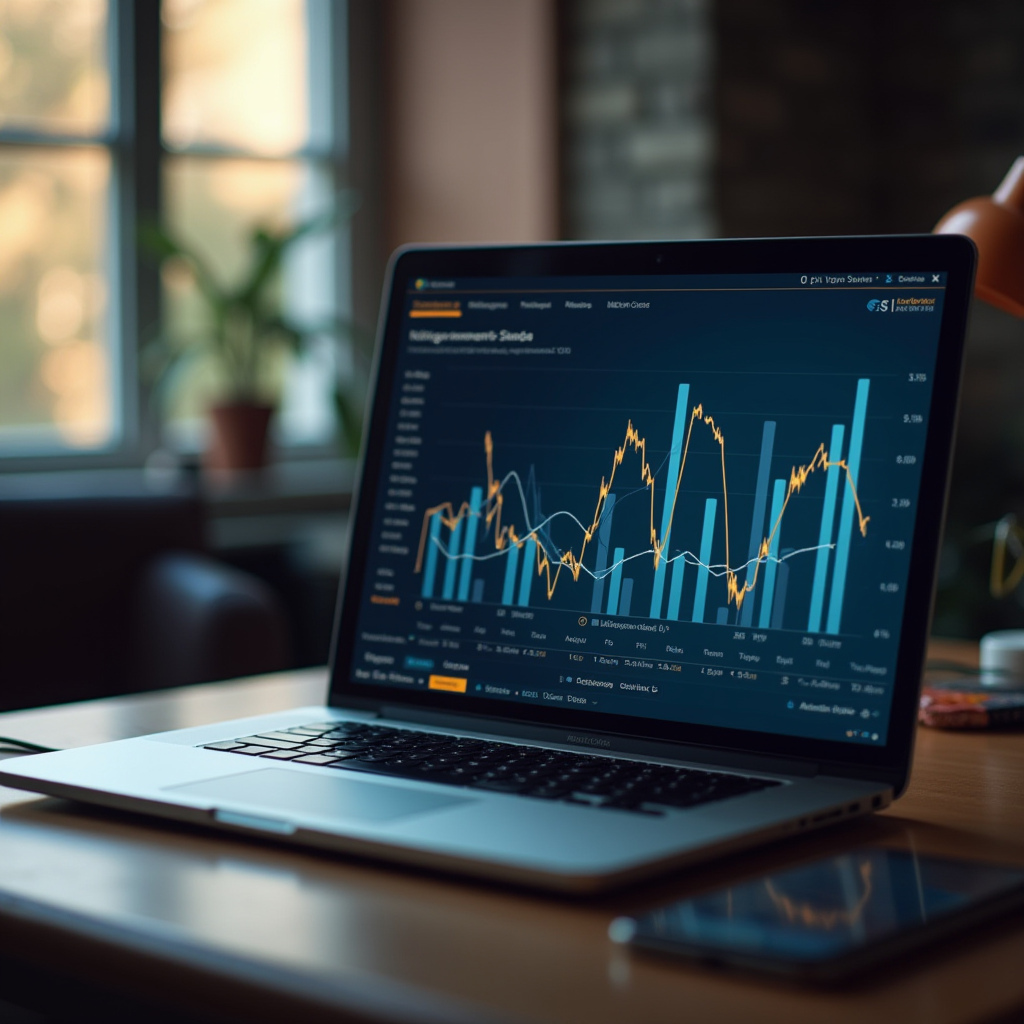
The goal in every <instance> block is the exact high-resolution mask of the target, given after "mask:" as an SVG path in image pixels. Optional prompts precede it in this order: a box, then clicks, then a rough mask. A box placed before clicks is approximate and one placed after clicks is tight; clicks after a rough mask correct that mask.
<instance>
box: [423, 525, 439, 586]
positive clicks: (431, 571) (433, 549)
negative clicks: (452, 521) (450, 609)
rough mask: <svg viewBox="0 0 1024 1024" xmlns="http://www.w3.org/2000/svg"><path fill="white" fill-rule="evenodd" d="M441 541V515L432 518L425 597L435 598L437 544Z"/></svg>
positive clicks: (425, 577)
mask: <svg viewBox="0 0 1024 1024" xmlns="http://www.w3.org/2000/svg"><path fill="white" fill-rule="evenodd" d="M440 539H441V513H440V512H435V513H434V514H433V515H432V516H431V517H430V532H429V533H428V534H427V564H426V566H425V567H424V569H423V596H424V597H433V596H434V578H435V577H436V576H437V542H438V541H439V540H440Z"/></svg>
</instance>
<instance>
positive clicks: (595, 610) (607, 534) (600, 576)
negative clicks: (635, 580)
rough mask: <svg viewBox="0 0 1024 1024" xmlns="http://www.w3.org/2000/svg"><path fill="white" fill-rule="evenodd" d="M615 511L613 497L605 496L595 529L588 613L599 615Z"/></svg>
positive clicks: (611, 495) (610, 495)
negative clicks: (592, 574)
mask: <svg viewBox="0 0 1024 1024" xmlns="http://www.w3.org/2000/svg"><path fill="white" fill-rule="evenodd" d="M613 511H615V495H614V494H608V495H605V499H604V508H603V509H601V525H600V526H599V527H598V528H597V561H596V562H595V564H594V573H595V574H596V578H595V579H594V596H593V597H592V598H591V599H590V611H591V613H592V614H594V615H600V614H601V599H602V598H603V597H604V579H605V578H604V571H605V569H607V568H608V542H609V541H610V540H611V536H612V512H613Z"/></svg>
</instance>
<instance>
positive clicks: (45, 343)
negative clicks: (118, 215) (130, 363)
mask: <svg viewBox="0 0 1024 1024" xmlns="http://www.w3.org/2000/svg"><path fill="white" fill-rule="evenodd" d="M109 183H110V156H109V154H108V153H107V152H106V151H105V150H103V149H100V148H84V147H61V148H60V149H55V150H49V149H35V148H29V147H22V148H19V149H14V148H0V225H2V228H0V323H3V325H4V327H3V343H2V344H0V451H3V452H4V453H5V454H31V453H33V452H36V451H46V450H62V449H63V450H68V449H70V450H77V449H96V448H103V447H107V446H109V445H110V444H111V443H112V442H113V441H114V440H115V439H116V436H117V432H118V431H117V427H118V422H117V420H118V417H117V404H118V403H117V401H116V397H115V396H116V394H117V391H118V387H117V383H118V372H119V371H118V365H117V364H118V360H117V350H116V348H115V346H114V342H113V340H112V338H111V332H110V331H109V330H108V316H107V312H108V311H107V295H108V291H109V288H108V284H107V265H108V254H107V223H108V194H109Z"/></svg>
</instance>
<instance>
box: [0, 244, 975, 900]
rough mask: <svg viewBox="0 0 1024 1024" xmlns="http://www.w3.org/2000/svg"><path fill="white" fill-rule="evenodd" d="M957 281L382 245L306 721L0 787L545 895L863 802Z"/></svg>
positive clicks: (96, 754)
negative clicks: (362, 422)
mask: <svg viewBox="0 0 1024 1024" xmlns="http://www.w3.org/2000/svg"><path fill="white" fill-rule="evenodd" d="M973 266H974V253H973V248H972V247H971V246H970V244H969V243H968V242H967V241H966V240H964V239H961V238H957V237H954V236H941V237H931V236H921V237H918V236H905V237H879V238H847V239H789V240H744V241H735V242H676V243H630V244H620V243H614V244H611V243H608V244H605V243H600V244H590V245H582V244H553V245H543V246H540V245H539V246H523V247H513V246H496V247H486V248H410V249H405V250H402V251H400V252H399V253H397V254H396V255H395V256H394V257H393V258H392V261H391V264H390V267H389V275H388V285H387V287H386V289H385V294H384V301H383V306H382V315H381V319H380V328H379V339H378V351H377V368H376V386H375V392H374V394H375V397H374V401H373V407H372V409H371V410H370V413H369V416H368V421H367V423H368V425H367V430H366V432H365V434H366V436H365V437H364V445H363V449H364V450H363V456H362V473H361V485H360V490H359V495H358V498H357V501H356V503H355V505H354V513H353V517H352V523H351V530H350V552H351V554H350V565H349V571H348V576H347V579H346V581H345V582H344V584H343V586H342V594H341V597H340V600H339V613H338V622H337V627H336V631H335V637H334V641H333V649H332V667H331V683H330V690H329V693H328V696H327V700H326V703H325V705H324V706H322V707H307V708H300V709H296V710H293V711H288V712H281V713H279V714H270V715H264V716H260V717H258V718H249V719H241V720H237V721H229V722H222V723H219V724H216V725H211V726H204V727H201V728H193V729H185V730H176V731H173V732H167V733H160V734H156V735H151V736H144V737H140V738H136V739H130V740H123V741H119V742H115V743H107V744H102V745H98V746H93V747H86V748H79V749H74V750H68V751H62V752H58V753H52V754H41V755H36V756H32V757H26V758H19V759H17V760H8V761H5V762H4V763H3V764H2V766H0V782H2V783H3V784H4V785H7V786H13V787H17V788H23V789H28V790H32V791H35V792H40V793H47V794H51V795H55V796H63V797H70V798H73V799H79V800H83V801H87V802H91V803H97V804H103V805H106V806H110V807H115V808H120V809H125V810H134V811H141V812H145V813H151V814H157V815H160V816H162V817H167V818H174V819H178V820H181V821H188V822H193V823H200V824H204V825H207V826H210V827H215V828H220V829H225V830H229V831H233V832H236V833H238V834H239V835H261V836H266V835H272V836H274V837H275V838H276V839H278V840H284V841H288V842H295V843H299V844H304V845H308V846H313V847H320V848H323V849H326V850H334V851H338V852H342V853H349V854H357V855H364V856H371V857H375V858H383V859H387V860H390V861H395V862H400V863H408V864H413V865H420V866H426V867H430V868H439V869H443V870H448V871H453V872H459V873H463V874H467V875H476V876H482V877H486V878H495V879H501V880H504V881H511V882H517V883H524V884H528V885H532V886H540V887H546V888H551V889H558V890H567V891H592V890H598V889H601V888H607V887H610V886H613V885H616V884H621V883H624V882H627V881H632V880H635V879H638V878H641V877H643V876H646V875H650V874H654V873H656V872H661V871H666V870H669V869H671V868H674V867H678V866H681V865H684V864H690V863H696V862H700V861H704V860H707V859H709V858H714V857H715V856H717V855H719V854H722V853H725V852H728V851H733V850H738V849H741V848H744V847H749V846H752V845H755V844H759V843H764V842H768V841H770V840H772V839H776V838H780V837H783V836H787V835H793V834H795V833H798V832H801V831H808V830H811V829H814V828H818V827H820V826H822V825H825V824H829V823H832V822H836V821H841V820H843V819H845V818H849V817H852V816H856V815H861V814H866V813H869V812H871V811H874V810H878V809H880V808H882V807H885V806H887V805H888V804H889V803H890V802H891V800H892V799H893V798H894V797H895V796H898V795H899V794H900V793H901V792H902V790H903V789H904V788H905V786H906V782H907V778H908V773H909V766H910V760H911V754H912V739H913V732H914V723H915V718H916V703H917V695H918V687H919V679H920V674H921V669H922V665H923V658H924V647H925V642H926V639H927V635H928V626H929V620H930V609H931V600H932V589H933V583H934V566H935V561H936V554H937V550H938V543H939V537H940V531H941V524H942V509H943V506H944V500H945V489H946V486H947V479H948V472H949V463H950V450H951V445H952V439H953V433H954V424H955V412H956V404H957V395H958V386H959V373H960V363H961V358H962V346H963V336H964V328H965V321H966V313H967V307H968V301H969V296H970V293H971V286H972V276H973ZM211 747H212V749H211ZM458 772H461V774H457V773H458ZM709 780H710V781H709Z"/></svg>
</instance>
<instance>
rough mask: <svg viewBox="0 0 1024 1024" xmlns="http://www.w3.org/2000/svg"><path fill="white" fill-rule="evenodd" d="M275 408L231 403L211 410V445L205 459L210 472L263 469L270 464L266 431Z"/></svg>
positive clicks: (253, 403)
mask: <svg viewBox="0 0 1024 1024" xmlns="http://www.w3.org/2000/svg"><path fill="white" fill-rule="evenodd" d="M273 412H274V410H273V407H272V406H269V405H261V404H259V403H257V402H232V403H230V404H227V405H215V406H214V407H213V408H212V409H210V441H209V444H208V445H207V448H206V452H205V454H204V456H203V464H204V465H205V466H206V468H207V469H215V470H237V469H260V468H261V467H263V466H265V465H266V462H267V430H268V428H269V426H270V417H271V415H272V414H273Z"/></svg>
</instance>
